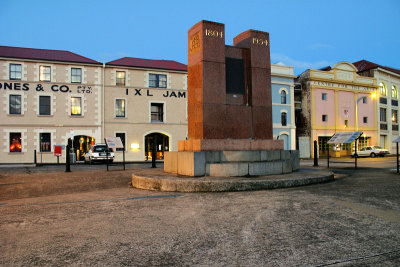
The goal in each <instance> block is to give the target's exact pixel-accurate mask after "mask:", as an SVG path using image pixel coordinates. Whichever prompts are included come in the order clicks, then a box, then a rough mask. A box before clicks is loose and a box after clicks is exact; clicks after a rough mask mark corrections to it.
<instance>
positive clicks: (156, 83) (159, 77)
mask: <svg viewBox="0 0 400 267" xmlns="http://www.w3.org/2000/svg"><path fill="white" fill-rule="evenodd" d="M149 87H152V88H167V75H163V74H149Z"/></svg>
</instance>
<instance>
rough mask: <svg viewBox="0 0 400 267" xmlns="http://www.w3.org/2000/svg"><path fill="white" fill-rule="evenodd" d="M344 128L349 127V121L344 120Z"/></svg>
mask: <svg viewBox="0 0 400 267" xmlns="http://www.w3.org/2000/svg"><path fill="white" fill-rule="evenodd" d="M344 127H346V128H347V127H349V120H344Z"/></svg>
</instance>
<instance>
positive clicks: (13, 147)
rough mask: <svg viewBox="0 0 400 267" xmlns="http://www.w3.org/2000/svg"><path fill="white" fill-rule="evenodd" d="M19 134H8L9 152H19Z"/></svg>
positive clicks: (20, 146) (20, 148)
mask: <svg viewBox="0 0 400 267" xmlns="http://www.w3.org/2000/svg"><path fill="white" fill-rule="evenodd" d="M21 151H22V145H21V133H10V152H21Z"/></svg>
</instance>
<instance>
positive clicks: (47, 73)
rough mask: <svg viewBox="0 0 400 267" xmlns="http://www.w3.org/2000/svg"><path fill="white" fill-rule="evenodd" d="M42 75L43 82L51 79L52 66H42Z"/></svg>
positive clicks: (40, 78)
mask: <svg viewBox="0 0 400 267" xmlns="http://www.w3.org/2000/svg"><path fill="white" fill-rule="evenodd" d="M39 71H40V77H39V80H40V81H42V82H50V81H51V67H50V66H40V69H39Z"/></svg>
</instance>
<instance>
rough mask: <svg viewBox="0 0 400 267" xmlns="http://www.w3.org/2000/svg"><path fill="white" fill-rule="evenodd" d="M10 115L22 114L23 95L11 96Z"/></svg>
mask: <svg viewBox="0 0 400 267" xmlns="http://www.w3.org/2000/svg"><path fill="white" fill-rule="evenodd" d="M10 114H21V95H10Z"/></svg>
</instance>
